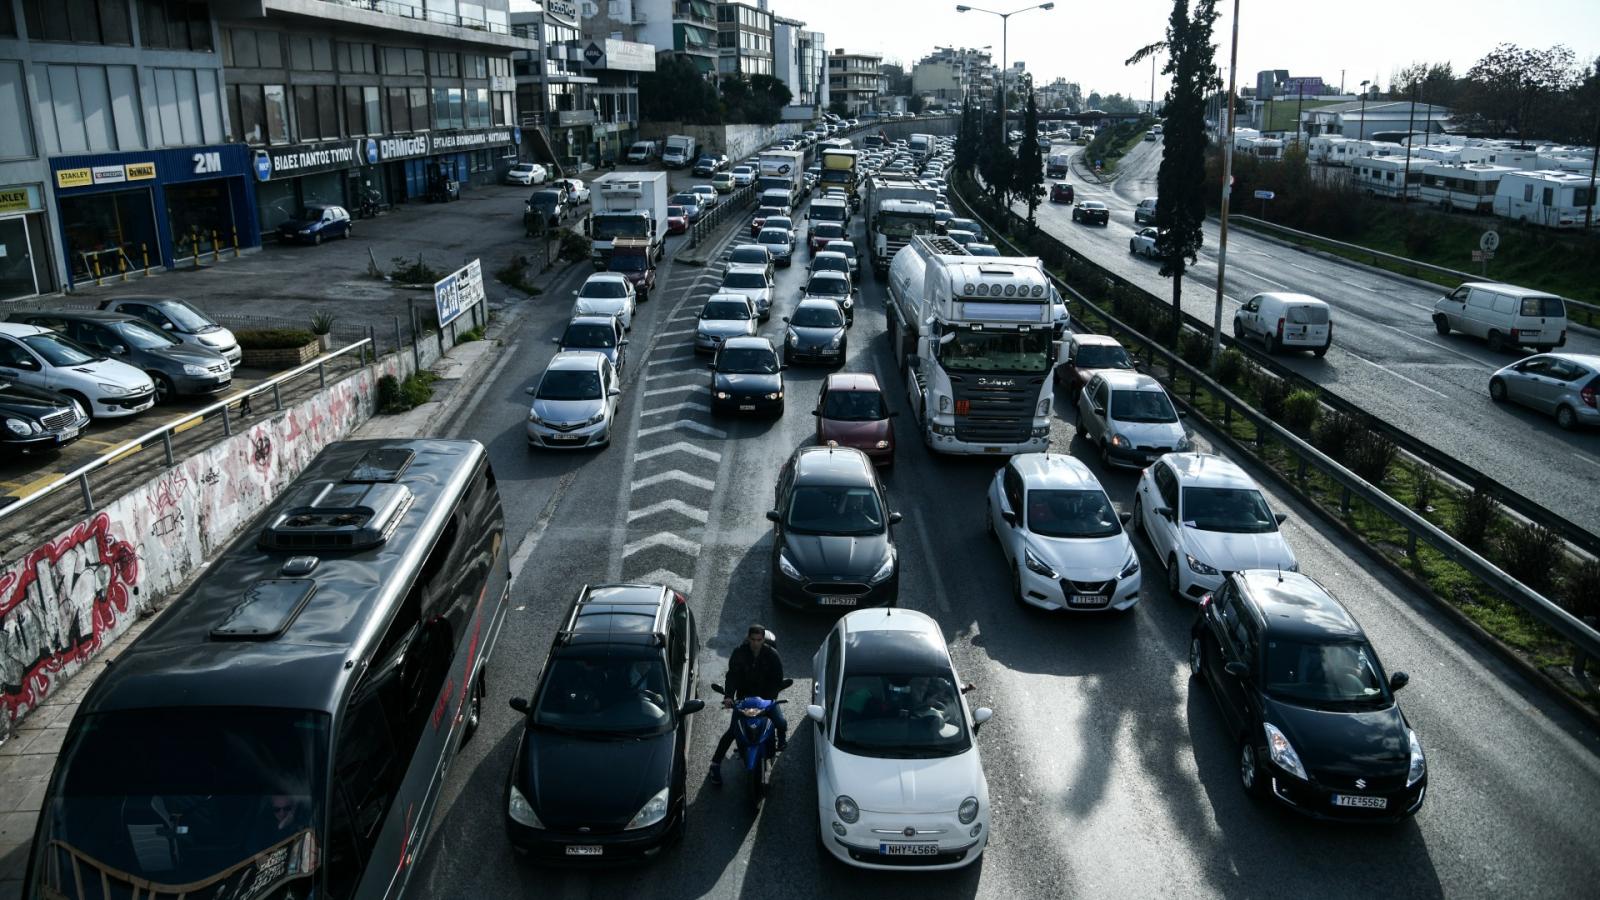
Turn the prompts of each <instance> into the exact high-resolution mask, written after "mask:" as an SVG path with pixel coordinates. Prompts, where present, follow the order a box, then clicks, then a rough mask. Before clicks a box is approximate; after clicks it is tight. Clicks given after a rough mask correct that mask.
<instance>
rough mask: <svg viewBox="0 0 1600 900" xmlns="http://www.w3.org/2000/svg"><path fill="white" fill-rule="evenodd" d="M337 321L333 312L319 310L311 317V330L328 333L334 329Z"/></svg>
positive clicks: (316, 332)
mask: <svg viewBox="0 0 1600 900" xmlns="http://www.w3.org/2000/svg"><path fill="white" fill-rule="evenodd" d="M335 321H337V319H335V318H334V315H333V313H328V312H319V313H317V314H316V315H314V316H312V317H311V331H312V333H314V334H327V333H328V332H330V331H332V330H333V323H334V322H335Z"/></svg>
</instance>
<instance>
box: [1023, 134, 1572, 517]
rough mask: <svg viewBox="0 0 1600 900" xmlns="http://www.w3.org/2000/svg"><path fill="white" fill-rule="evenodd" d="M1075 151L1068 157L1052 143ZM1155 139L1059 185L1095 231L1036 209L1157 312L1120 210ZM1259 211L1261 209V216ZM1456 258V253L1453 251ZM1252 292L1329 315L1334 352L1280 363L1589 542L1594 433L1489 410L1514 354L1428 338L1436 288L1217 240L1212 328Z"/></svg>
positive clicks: (1208, 289) (1144, 185)
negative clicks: (1220, 263) (1093, 216)
mask: <svg viewBox="0 0 1600 900" xmlns="http://www.w3.org/2000/svg"><path fill="white" fill-rule="evenodd" d="M1063 149H1065V150H1067V151H1068V152H1070V153H1073V154H1077V153H1081V152H1082V148H1080V147H1063V146H1060V145H1058V146H1057V147H1056V148H1055V150H1053V151H1052V152H1060V151H1062V150H1063ZM1160 164H1161V148H1160V145H1159V144H1158V143H1144V142H1141V143H1140V144H1139V145H1138V146H1137V147H1136V148H1134V150H1133V151H1132V152H1131V153H1129V154H1128V156H1126V157H1124V159H1123V160H1122V162H1121V163H1119V165H1118V171H1119V174H1118V176H1117V179H1116V180H1115V181H1113V182H1111V183H1110V184H1108V185H1097V184H1094V183H1093V182H1089V181H1086V180H1081V179H1080V178H1078V177H1077V176H1076V174H1075V175H1074V176H1073V177H1072V178H1071V179H1069V180H1070V181H1071V182H1072V183H1073V185H1074V186H1075V188H1076V192H1077V196H1078V199H1080V200H1099V201H1101V202H1104V203H1105V204H1106V205H1107V206H1109V207H1110V208H1111V223H1110V225H1108V226H1106V227H1104V228H1101V227H1098V226H1092V225H1079V224H1075V223H1073V221H1072V207H1071V206H1067V205H1064V204H1061V205H1058V204H1053V203H1050V202H1048V201H1046V202H1045V203H1044V204H1043V205H1041V206H1040V207H1039V210H1038V220H1039V222H1040V224H1041V226H1042V227H1043V228H1044V229H1045V230H1046V231H1048V232H1050V233H1051V234H1053V235H1055V236H1056V237H1058V238H1060V239H1062V240H1063V241H1065V242H1066V243H1067V244H1068V245H1070V246H1072V247H1073V248H1075V249H1077V250H1079V251H1080V252H1083V253H1085V254H1087V255H1089V256H1090V257H1091V258H1093V259H1094V260H1095V261H1096V262H1098V263H1099V264H1101V265H1103V266H1105V267H1106V268H1108V269H1110V270H1111V271H1112V272H1115V273H1116V274H1118V275H1120V276H1122V277H1124V278H1126V279H1128V280H1129V281H1132V282H1133V283H1135V284H1138V285H1140V286H1142V287H1144V288H1146V289H1147V290H1149V291H1151V292H1153V293H1155V294H1156V295H1157V296H1159V297H1162V298H1163V299H1166V300H1167V301H1168V302H1170V300H1171V296H1172V281H1171V279H1168V278H1163V277H1161V275H1160V264H1159V263H1158V262H1156V261H1155V260H1150V259H1145V258H1143V257H1135V256H1132V255H1130V254H1129V252H1128V240H1129V238H1130V237H1131V236H1132V235H1133V233H1134V232H1135V231H1137V230H1138V228H1140V227H1143V226H1135V225H1134V224H1133V208H1134V207H1135V206H1136V205H1137V204H1138V202H1139V201H1140V200H1142V199H1144V198H1145V197H1154V196H1155V195H1156V173H1157V170H1158V169H1159V167H1160ZM1235 202H1236V203H1237V204H1239V205H1237V206H1236V207H1235V209H1236V211H1238V212H1248V213H1249V214H1251V215H1259V212H1258V207H1259V203H1258V202H1256V201H1250V200H1248V199H1241V198H1235ZM1269 213H1270V210H1269ZM1219 242H1220V235H1219V233H1218V226H1217V224H1216V223H1215V222H1208V223H1207V224H1206V226H1205V244H1204V246H1203V247H1202V249H1201V251H1200V259H1199V264H1198V265H1197V266H1196V267H1195V268H1193V269H1191V270H1190V272H1189V275H1188V276H1187V277H1186V278H1185V279H1184V286H1183V308H1184V310H1185V311H1186V312H1189V313H1192V314H1194V315H1197V316H1199V317H1201V318H1202V319H1203V320H1205V321H1207V322H1209V321H1211V318H1212V313H1213V310H1214V307H1215V302H1216V284H1217V247H1218V244H1219ZM1463 252H1465V251H1463ZM1263 291H1296V292H1300V293H1306V294H1311V295H1312V296H1315V297H1320V298H1322V299H1323V300H1326V301H1327V302H1328V303H1329V304H1330V305H1331V306H1332V307H1333V322H1334V331H1333V348H1332V349H1331V350H1329V352H1328V355H1327V357H1326V358H1324V359H1317V358H1315V357H1313V356H1312V355H1311V354H1309V353H1291V354H1286V355H1284V356H1283V357H1281V359H1282V361H1283V362H1284V363H1286V364H1287V365H1289V366H1290V367H1292V368H1294V369H1295V370H1296V371H1298V372H1300V373H1301V374H1303V375H1305V376H1307V377H1308V378H1311V379H1312V380H1314V381H1316V382H1318V383H1319V384H1322V385H1324V386H1325V387H1327V388H1328V389H1329V390H1331V391H1333V392H1334V393H1336V394H1338V395H1339V396H1341V397H1344V398H1346V399H1348V400H1350V401H1352V402H1354V403H1357V404H1359V405H1360V406H1361V408H1362V409H1365V410H1366V411H1367V412H1369V413H1371V414H1372V415H1373V416H1375V417H1377V418H1379V419H1382V420H1384V421H1387V422H1390V423H1392V424H1397V425H1401V426H1403V427H1405V428H1407V429H1408V430H1409V431H1410V433H1411V434H1413V435H1415V436H1416V437H1417V438H1419V439H1421V440H1423V441H1425V442H1427V443H1428V444H1429V445H1431V446H1433V447H1436V448H1438V449H1440V450H1442V451H1444V452H1447V453H1451V454H1453V455H1455V457H1456V458H1457V459H1460V460H1462V461H1463V462H1465V463H1467V464H1468V465H1471V466H1474V467H1476V468H1477V469H1478V470H1479V471H1482V472H1484V473H1486V474H1488V475H1489V476H1490V477H1492V478H1495V479H1497V480H1499V481H1500V482H1501V483H1502V484H1504V485H1506V486H1507V487H1509V488H1511V489H1512V490H1515V491H1517V492H1519V493H1521V494H1523V495H1524V496H1526V497H1528V498H1530V499H1532V500H1534V501H1536V502H1538V503H1540V504H1541V505H1543V506H1544V507H1545V508H1547V509H1549V510H1551V511H1553V512H1555V513H1557V514H1559V515H1561V516H1564V517H1566V518H1567V519H1569V520H1571V521H1573V522H1574V523H1576V524H1578V525H1580V526H1582V527H1584V528H1587V529H1588V530H1589V531H1591V532H1594V533H1596V534H1600V503H1596V502H1595V501H1594V498H1595V497H1596V496H1597V495H1600V433H1597V432H1595V431H1593V430H1590V431H1586V432H1571V433H1569V432H1564V431H1562V430H1561V429H1560V428H1558V427H1556V424H1555V422H1554V421H1553V420H1552V419H1551V418H1550V417H1548V416H1544V415H1541V414H1539V413H1535V412H1533V411H1532V410H1529V409H1526V408H1523V407H1519V406H1513V405H1505V406H1500V405H1496V404H1495V403H1494V401H1492V400H1490V399H1489V375H1490V374H1491V373H1493V372H1494V370H1496V369H1498V368H1500V367H1501V366H1504V365H1507V364H1509V363H1512V362H1515V361H1516V360H1517V359H1519V358H1521V356H1522V355H1523V354H1496V353H1491V352H1490V351H1489V349H1488V348H1487V347H1486V346H1484V344H1483V343H1482V342H1481V341H1477V340H1474V339H1471V338H1466V337H1462V336H1461V335H1459V334H1451V335H1450V336H1448V337H1440V336H1439V335H1438V334H1437V332H1435V330H1434V327H1433V321H1432V318H1431V315H1432V311H1433V303H1434V301H1435V300H1437V299H1438V298H1439V296H1440V295H1441V294H1443V293H1444V291H1443V290H1442V289H1438V288H1431V287H1423V286H1421V285H1419V284H1418V283H1417V282H1414V281H1410V280H1407V279H1402V278H1398V277H1393V276H1390V275H1388V274H1386V273H1383V272H1381V271H1379V270H1375V269H1371V268H1368V267H1365V266H1360V265H1356V264H1353V263H1346V262H1343V261H1339V260H1335V259H1329V258H1326V257H1323V256H1318V255H1316V254H1312V253H1306V252H1302V251H1300V250H1296V249H1294V248H1291V247H1289V246H1286V245H1284V244H1280V243H1277V242H1274V241H1270V240H1266V239H1263V238H1261V237H1258V236H1256V235H1253V234H1251V233H1249V232H1247V231H1244V230H1242V229H1238V228H1235V229H1233V230H1231V231H1230V232H1229V234H1228V277H1227V291H1226V295H1225V301H1224V308H1223V317H1222V327H1223V328H1224V329H1230V330H1231V328H1232V323H1233V311H1234V310H1235V309H1237V308H1238V307H1239V305H1240V304H1241V303H1243V302H1244V301H1246V300H1248V299H1250V297H1252V296H1254V295H1255V294H1258V293H1261V292H1263ZM1564 349H1565V350H1568V351H1571V352H1574V353H1600V338H1597V337H1595V336H1594V335H1592V334H1585V333H1581V332H1577V331H1571V332H1569V333H1568V335H1567V346H1566V347H1565V348H1564Z"/></svg>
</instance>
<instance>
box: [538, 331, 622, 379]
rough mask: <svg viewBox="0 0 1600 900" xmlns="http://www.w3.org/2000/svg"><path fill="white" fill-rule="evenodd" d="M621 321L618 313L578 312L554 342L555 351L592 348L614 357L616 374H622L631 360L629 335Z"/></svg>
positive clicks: (603, 354)
mask: <svg viewBox="0 0 1600 900" xmlns="http://www.w3.org/2000/svg"><path fill="white" fill-rule="evenodd" d="M624 334H625V333H624V332H623V330H622V323H621V322H620V321H618V320H617V318H616V317H615V316H577V317H575V318H573V319H572V320H571V321H569V322H568V323H567V328H566V330H565V331H563V332H561V336H560V337H558V338H551V340H552V341H554V342H555V345H556V352H557V353H564V352H566V351H568V350H592V351H594V352H595V353H599V354H601V355H602V356H604V357H605V358H606V359H609V360H611V366H612V368H614V369H616V370H617V375H618V376H620V375H622V373H623V371H624V370H625V369H626V368H627V363H628V339H627V337H625V336H624Z"/></svg>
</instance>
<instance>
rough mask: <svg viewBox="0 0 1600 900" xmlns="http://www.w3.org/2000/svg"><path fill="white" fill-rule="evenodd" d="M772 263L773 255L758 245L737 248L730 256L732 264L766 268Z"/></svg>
mask: <svg viewBox="0 0 1600 900" xmlns="http://www.w3.org/2000/svg"><path fill="white" fill-rule="evenodd" d="M771 261H772V255H771V254H770V253H768V252H767V248H765V247H761V246H758V245H756V244H745V245H744V246H742V247H735V248H733V252H732V253H731V254H729V255H728V262H730V263H743V264H745V265H751V266H765V265H766V264H767V263H769V262H771Z"/></svg>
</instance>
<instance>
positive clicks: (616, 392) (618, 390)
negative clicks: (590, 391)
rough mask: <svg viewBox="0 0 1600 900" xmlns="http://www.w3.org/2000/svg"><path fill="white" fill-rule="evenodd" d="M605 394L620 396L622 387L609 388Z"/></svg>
mask: <svg viewBox="0 0 1600 900" xmlns="http://www.w3.org/2000/svg"><path fill="white" fill-rule="evenodd" d="M606 396H607V397H621V396H622V388H612V389H611V390H609V391H607V392H606Z"/></svg>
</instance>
